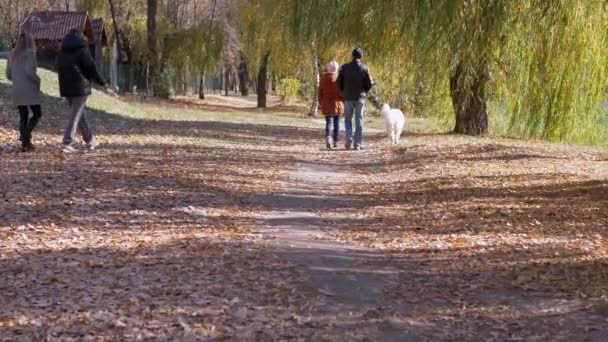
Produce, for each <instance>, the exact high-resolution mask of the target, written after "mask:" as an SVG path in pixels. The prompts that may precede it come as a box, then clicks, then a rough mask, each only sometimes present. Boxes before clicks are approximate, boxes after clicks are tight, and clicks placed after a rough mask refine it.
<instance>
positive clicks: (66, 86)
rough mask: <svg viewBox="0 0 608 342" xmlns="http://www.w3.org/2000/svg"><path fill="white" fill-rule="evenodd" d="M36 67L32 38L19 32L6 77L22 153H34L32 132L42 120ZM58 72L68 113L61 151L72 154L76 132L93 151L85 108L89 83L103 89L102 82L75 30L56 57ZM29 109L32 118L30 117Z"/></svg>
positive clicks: (89, 91)
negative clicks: (17, 124)
mask: <svg viewBox="0 0 608 342" xmlns="http://www.w3.org/2000/svg"><path fill="white" fill-rule="evenodd" d="M37 68H38V66H37V63H36V46H35V42H34V38H33V37H32V36H31V35H30V34H29V33H26V32H22V33H21V34H20V35H19V39H18V41H17V44H16V46H15V48H14V49H13V51H11V53H10V55H9V59H8V63H7V67H6V76H7V78H8V79H9V80H10V81H12V83H13V87H12V100H13V104H14V105H15V106H16V107H17V109H18V111H19V115H20V125H19V132H20V140H21V146H22V151H23V152H30V151H34V149H35V148H34V145H33V144H32V132H33V130H34V128H36V125H37V124H38V122H39V121H40V118H41V117H42V110H41V106H40V105H41V96H40V78H39V77H38V74H37ZM57 73H58V76H59V92H60V95H61V96H62V97H64V98H65V99H66V101H67V103H68V105H69V112H70V116H69V120H68V124H67V126H66V129H65V133H64V136H63V145H62V150H63V151H64V152H66V153H68V152H74V151H75V149H74V147H73V146H72V142H73V140H74V135H75V134H76V131H77V130H78V131H80V134H81V135H82V139H83V140H84V142H85V144H86V147H87V148H88V149H89V150H94V149H95V147H96V146H97V143H96V142H95V137H94V136H93V132H92V131H91V129H90V127H89V125H88V122H87V118H86V114H85V106H86V102H87V98H88V96H89V95H91V82H95V83H97V84H99V85H101V86H105V82H104V80H103V79H102V78H101V76H100V75H99V72H98V71H97V68H96V67H95V63H94V61H93V58H92V57H91V54H90V52H89V48H88V43H87V41H86V39H85V38H84V36H83V35H82V34H81V33H80V32H79V31H78V30H72V31H70V32H69V33H68V34H67V35H66V36H65V37H64V38H63V41H62V43H61V51H60V52H59V54H58V56H57ZM30 110H31V112H32V117H30V116H29V111H30Z"/></svg>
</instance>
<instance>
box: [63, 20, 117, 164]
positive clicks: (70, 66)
mask: <svg viewBox="0 0 608 342" xmlns="http://www.w3.org/2000/svg"><path fill="white" fill-rule="evenodd" d="M57 73H58V75H59V93H60V95H61V97H65V99H66V100H67V102H68V105H69V107H70V117H69V121H68V125H67V127H66V129H65V134H64V136H63V151H64V152H74V151H75V149H74V147H72V142H73V140H74V135H75V134H76V130H77V129H78V130H79V131H80V134H82V139H83V140H84V142H85V143H86V146H87V148H88V149H89V150H94V149H95V147H96V146H97V144H96V142H95V137H94V136H93V132H92V131H91V129H90V127H89V124H88V122H87V118H86V113H85V106H86V103H87V98H88V97H89V95H91V82H94V83H97V84H99V85H100V86H105V84H106V83H105V81H104V80H103V79H102V78H101V76H100V75H99V72H98V71H97V68H96V67H95V62H94V61H93V57H91V53H90V51H89V44H88V42H87V41H86V39H85V38H84V37H83V35H82V34H81V33H80V32H79V31H78V30H71V31H70V32H69V33H68V34H67V35H66V36H65V37H64V38H63V41H62V43H61V51H60V52H59V55H58V56H57Z"/></svg>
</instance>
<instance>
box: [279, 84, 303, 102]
mask: <svg viewBox="0 0 608 342" xmlns="http://www.w3.org/2000/svg"><path fill="white" fill-rule="evenodd" d="M301 87H302V83H301V82H300V81H299V80H297V79H294V78H284V79H282V80H280V81H279V84H278V85H277V94H278V95H279V96H280V97H281V102H282V103H286V104H291V103H294V102H295V101H296V100H297V98H298V92H299V91H300V88H301Z"/></svg>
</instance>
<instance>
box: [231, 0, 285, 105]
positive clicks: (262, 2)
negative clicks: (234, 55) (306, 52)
mask: <svg viewBox="0 0 608 342" xmlns="http://www.w3.org/2000/svg"><path fill="white" fill-rule="evenodd" d="M290 5H291V3H290V2H289V1H285V2H283V1H279V2H275V1H273V0H255V1H248V0H241V1H240V3H239V9H240V11H239V13H240V17H241V24H242V26H243V43H244V48H245V51H246V53H247V55H248V56H249V62H250V64H251V65H252V66H253V67H254V68H256V69H257V77H256V78H257V85H256V91H257V107H258V108H265V107H266V106H267V97H266V95H267V91H268V72H269V71H268V69H269V64H270V63H271V57H272V56H277V57H280V56H285V55H288V54H289V53H290V48H291V47H292V46H293V45H292V44H291V42H290V41H289V40H288V39H286V34H285V32H286V31H285V29H284V28H286V27H288V26H287V21H286V20H285V18H286V17H287V13H289V10H290Z"/></svg>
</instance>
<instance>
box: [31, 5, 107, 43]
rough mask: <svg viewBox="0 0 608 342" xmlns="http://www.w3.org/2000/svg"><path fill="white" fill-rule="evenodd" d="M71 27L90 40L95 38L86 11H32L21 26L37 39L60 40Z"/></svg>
mask: <svg viewBox="0 0 608 342" xmlns="http://www.w3.org/2000/svg"><path fill="white" fill-rule="evenodd" d="M72 29H78V30H80V31H81V32H82V33H83V34H84V36H85V37H87V39H88V40H89V41H90V42H91V41H93V39H94V38H95V37H94V33H93V28H92V26H91V21H90V20H89V15H88V13H87V12H61V11H40V12H32V13H31V14H30V15H29V16H28V17H27V19H26V20H25V22H24V23H23V25H22V26H21V30H22V31H25V32H29V33H30V34H31V35H32V36H34V39H35V40H37V41H40V40H51V41H60V40H62V39H63V37H65V35H66V34H68V32H70V30H72Z"/></svg>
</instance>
